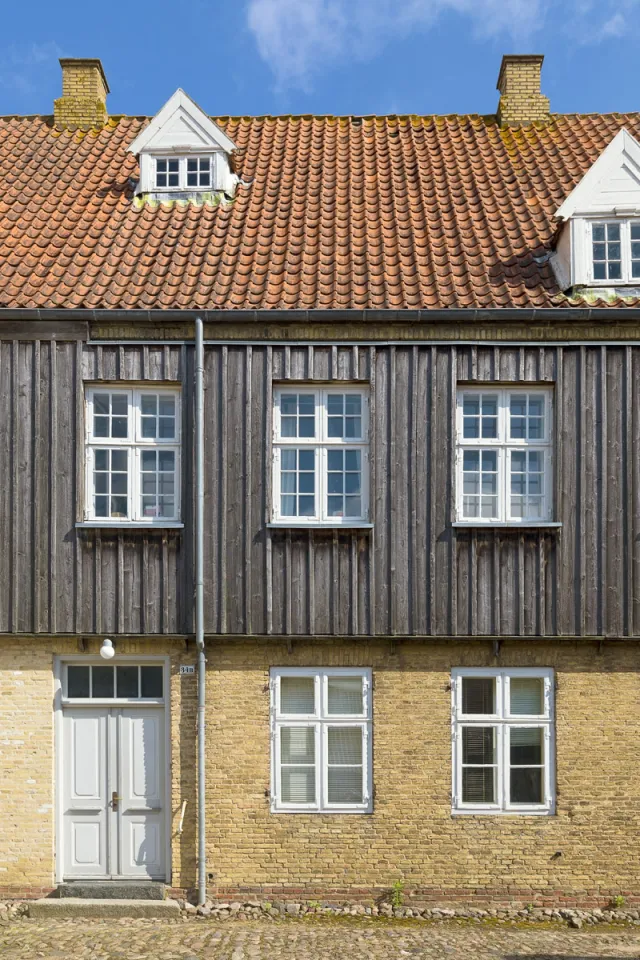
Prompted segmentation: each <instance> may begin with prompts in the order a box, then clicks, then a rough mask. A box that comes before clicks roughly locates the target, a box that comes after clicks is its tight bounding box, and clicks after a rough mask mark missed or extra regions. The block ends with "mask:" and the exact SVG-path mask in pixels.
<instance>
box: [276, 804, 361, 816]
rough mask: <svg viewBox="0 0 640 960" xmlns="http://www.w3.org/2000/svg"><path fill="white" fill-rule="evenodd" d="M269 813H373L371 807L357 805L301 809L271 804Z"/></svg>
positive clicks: (317, 814)
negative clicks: (356, 806) (355, 806)
mask: <svg viewBox="0 0 640 960" xmlns="http://www.w3.org/2000/svg"><path fill="white" fill-rule="evenodd" d="M271 813H273V814H276V815H280V814H283V813H285V814H288V813H292V814H294V816H299V815H300V814H301V813H306V814H307V815H308V816H326V815H331V814H338V815H339V816H343V815H344V814H350V815H352V814H355V815H357V816H362V815H363V814H364V815H365V816H366V815H367V814H372V813H373V807H365V808H363V807H359V808H358V809H357V810H356V809H354V808H353V807H322V808H321V809H318V807H305V808H302V809H301V808H299V807H297V808H295V807H294V808H291V809H289V808H287V807H274V806H273V805H272V806H271Z"/></svg>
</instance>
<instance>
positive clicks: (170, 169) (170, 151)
mask: <svg viewBox="0 0 640 960" xmlns="http://www.w3.org/2000/svg"><path fill="white" fill-rule="evenodd" d="M235 149H236V145H235V144H234V142H233V140H231V139H230V138H229V137H228V136H227V135H226V134H225V133H224V131H223V130H221V128H220V127H219V126H218V125H217V124H216V123H214V121H213V120H212V119H211V118H210V117H209V116H207V114H206V113H205V112H204V111H203V110H202V109H201V108H200V107H199V106H198V104H197V103H195V102H194V101H193V100H192V99H191V97H190V96H189V95H188V94H186V93H185V92H184V90H181V89H178V90H176V92H175V93H174V94H173V96H172V97H170V98H169V100H167V102H166V103H165V105H164V106H163V107H162V109H161V110H160V111H159V112H158V113H157V114H156V115H155V117H153V119H152V120H151V122H150V123H149V124H148V126H146V127H145V129H144V130H143V131H142V132H141V133H140V134H139V135H138V136H137V137H136V139H135V140H134V141H133V143H131V144H130V146H129V152H130V153H134V154H135V155H136V156H138V157H139V160H140V182H139V184H138V187H137V190H136V193H138V194H151V195H153V196H154V197H155V198H156V199H164V198H169V199H170V198H174V199H177V198H180V197H186V198H188V197H190V196H196V197H197V196H198V195H202V194H210V193H215V192H222V193H226V194H228V195H230V194H232V193H233V192H234V189H235V186H236V183H237V177H236V176H235V175H234V174H233V173H232V172H231V162H230V161H231V154H232V152H233V151H234V150H235Z"/></svg>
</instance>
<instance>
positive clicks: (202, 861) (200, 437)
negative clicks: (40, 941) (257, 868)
mask: <svg viewBox="0 0 640 960" xmlns="http://www.w3.org/2000/svg"><path fill="white" fill-rule="evenodd" d="M195 325H196V422H195V428H196V429H195V434H196V435H195V448H196V449H195V453H196V517H195V520H196V523H195V541H196V542H195V548H196V646H197V649H198V903H200V904H203V903H204V902H205V901H206V899H207V859H206V847H205V823H206V810H205V752H204V746H205V712H204V707H205V680H206V669H207V665H206V664H207V661H206V658H205V652H204V337H203V328H202V320H201V318H200V317H197V318H196V321H195Z"/></svg>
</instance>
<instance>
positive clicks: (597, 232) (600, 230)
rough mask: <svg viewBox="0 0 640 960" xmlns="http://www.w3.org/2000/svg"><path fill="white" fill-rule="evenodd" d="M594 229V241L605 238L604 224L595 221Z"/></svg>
mask: <svg viewBox="0 0 640 960" xmlns="http://www.w3.org/2000/svg"><path fill="white" fill-rule="evenodd" d="M592 229H593V234H592V236H593V239H594V241H596V240H604V238H605V233H604V224H601V223H594V224H593V228H592Z"/></svg>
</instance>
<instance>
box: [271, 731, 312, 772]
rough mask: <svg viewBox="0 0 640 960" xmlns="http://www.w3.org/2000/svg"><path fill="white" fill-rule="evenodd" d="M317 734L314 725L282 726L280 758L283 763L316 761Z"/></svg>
mask: <svg viewBox="0 0 640 960" xmlns="http://www.w3.org/2000/svg"><path fill="white" fill-rule="evenodd" d="M315 736H316V735H315V730H314V728H313V727H281V728H280V759H281V761H282V763H298V764H301V763H315V757H316V747H315V743H316V740H315Z"/></svg>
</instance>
